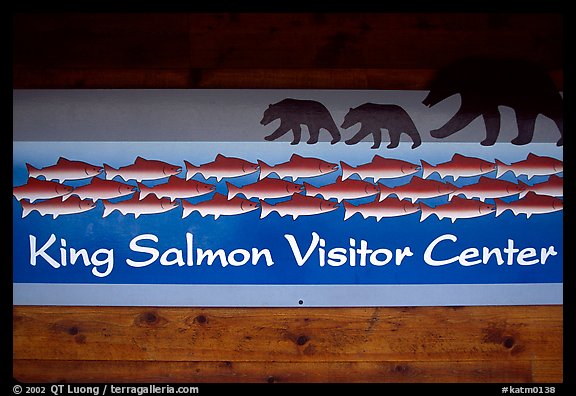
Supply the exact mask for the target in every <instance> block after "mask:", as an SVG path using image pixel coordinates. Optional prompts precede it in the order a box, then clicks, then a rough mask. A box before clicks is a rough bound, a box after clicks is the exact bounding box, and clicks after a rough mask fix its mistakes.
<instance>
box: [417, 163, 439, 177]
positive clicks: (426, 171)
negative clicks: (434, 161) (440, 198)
mask: <svg viewBox="0 0 576 396" xmlns="http://www.w3.org/2000/svg"><path fill="white" fill-rule="evenodd" d="M420 162H421V163H422V179H427V178H428V176H430V175H431V174H432V173H434V172H435V171H436V170H435V169H434V167H433V166H432V165H430V164H429V163H428V162H426V161H424V160H420Z"/></svg>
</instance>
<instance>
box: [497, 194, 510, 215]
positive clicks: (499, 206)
mask: <svg viewBox="0 0 576 396" xmlns="http://www.w3.org/2000/svg"><path fill="white" fill-rule="evenodd" d="M494 205H495V206H496V213H495V217H498V216H500V215H501V214H502V213H504V212H505V211H506V210H508V208H507V206H506V202H504V201H503V200H501V199H498V198H494Z"/></svg>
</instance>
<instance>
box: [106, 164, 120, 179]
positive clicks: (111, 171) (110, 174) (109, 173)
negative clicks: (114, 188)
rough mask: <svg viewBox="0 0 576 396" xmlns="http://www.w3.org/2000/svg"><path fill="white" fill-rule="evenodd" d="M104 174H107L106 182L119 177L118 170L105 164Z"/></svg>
mask: <svg viewBox="0 0 576 396" xmlns="http://www.w3.org/2000/svg"><path fill="white" fill-rule="evenodd" d="M104 173H106V180H112V179H114V178H115V177H116V176H118V169H114V168H112V167H111V166H110V165H108V164H104Z"/></svg>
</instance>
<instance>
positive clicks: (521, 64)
mask: <svg viewBox="0 0 576 396" xmlns="http://www.w3.org/2000/svg"><path fill="white" fill-rule="evenodd" d="M454 94H460V97H461V100H462V103H461V106H460V109H459V110H458V112H457V113H456V114H455V115H454V116H453V117H452V118H451V119H450V120H449V121H448V122H446V124H445V125H444V126H442V127H440V128H438V129H435V130H432V131H430V134H431V135H432V136H433V137H435V138H445V137H447V136H450V135H452V134H454V133H456V132H458V131H460V130H461V129H463V128H464V127H466V126H467V125H468V124H470V123H471V122H472V121H473V120H474V119H476V118H477V117H479V116H482V117H483V118H484V123H485V125H486V139H484V140H483V141H482V142H481V144H482V145H484V146H491V145H493V144H494V143H495V142H496V139H497V138H498V135H499V134H500V113H499V110H498V106H508V107H511V108H512V109H514V111H515V113H516V121H517V124H518V136H517V137H516V138H514V139H513V140H512V143H513V144H516V145H523V144H527V143H530V142H531V141H532V137H533V135H534V124H535V122H536V117H537V116H538V115H539V114H543V115H544V116H546V117H548V118H550V119H552V120H553V121H554V122H555V123H556V125H557V127H558V129H559V130H560V139H559V140H558V142H557V143H556V144H557V145H558V146H561V145H562V144H563V135H564V133H563V121H562V119H563V113H562V96H561V95H560V93H559V92H558V89H557V88H556V86H555V85H554V82H553V81H552V80H551V79H550V77H549V75H548V74H547V73H546V71H544V70H542V69H541V68H539V67H538V66H536V65H533V64H531V63H530V62H526V61H522V60H510V59H485V58H480V59H464V60H461V61H458V62H455V63H453V64H451V65H449V66H448V67H446V68H444V69H442V70H440V71H439V72H438V74H437V76H436V77H435V78H434V79H433V80H432V82H431V84H430V92H429V93H428V96H426V98H425V99H424V100H423V101H422V103H423V104H424V105H426V106H428V107H431V106H434V105H435V104H437V103H439V102H441V101H442V100H444V99H446V98H448V97H450V96H452V95H454Z"/></svg>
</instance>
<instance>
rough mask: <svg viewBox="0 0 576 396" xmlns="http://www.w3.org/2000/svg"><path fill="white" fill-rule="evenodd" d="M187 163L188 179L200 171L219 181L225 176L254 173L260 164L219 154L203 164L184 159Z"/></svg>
mask: <svg viewBox="0 0 576 396" xmlns="http://www.w3.org/2000/svg"><path fill="white" fill-rule="evenodd" d="M184 164H185V165H186V180H190V179H191V178H192V177H193V176H194V175H195V174H197V173H200V174H201V175H202V176H203V177H204V179H206V180H208V179H209V178H211V177H215V178H216V181H217V182H219V181H220V180H222V179H223V178H225V177H226V178H228V177H238V176H245V175H249V174H252V173H254V172H256V171H258V165H256V164H254V163H252V162H249V161H246V160H245V159H241V158H234V157H226V156H224V155H222V154H218V155H217V156H216V159H215V160H214V161H213V162H209V163H207V164H203V165H199V166H196V165H192V164H191V163H190V162H188V161H184Z"/></svg>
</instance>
